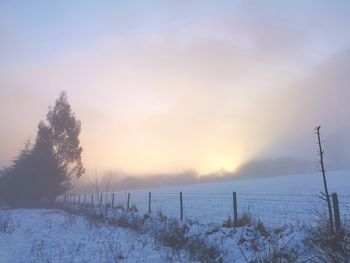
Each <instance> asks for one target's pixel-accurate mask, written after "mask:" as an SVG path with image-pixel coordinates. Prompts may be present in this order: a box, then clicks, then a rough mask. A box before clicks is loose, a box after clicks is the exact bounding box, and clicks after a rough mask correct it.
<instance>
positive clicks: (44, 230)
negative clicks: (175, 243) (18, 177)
mask: <svg viewBox="0 0 350 263" xmlns="http://www.w3.org/2000/svg"><path fill="white" fill-rule="evenodd" d="M5 221H7V222H8V227H7V228H6V229H2V231H0V262H1V263H10V262H11V263H17V262H18V263H20V262H118V261H120V260H122V259H125V260H124V262H164V258H165V257H166V249H164V248H163V249H160V248H159V247H158V246H156V244H155V242H154V240H153V239H152V238H151V237H150V236H148V235H138V234H137V233H135V232H134V231H132V230H130V229H127V228H120V227H112V226H108V225H107V224H99V223H96V222H95V223H94V222H93V221H89V220H87V219H86V218H84V217H81V216H76V215H70V214H68V213H66V212H63V211H60V210H46V209H10V210H0V222H1V223H4V222H5ZM1 225H3V224H1Z"/></svg>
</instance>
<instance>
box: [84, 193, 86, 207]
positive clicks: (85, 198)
mask: <svg viewBox="0 0 350 263" xmlns="http://www.w3.org/2000/svg"><path fill="white" fill-rule="evenodd" d="M84 205H86V194H84Z"/></svg>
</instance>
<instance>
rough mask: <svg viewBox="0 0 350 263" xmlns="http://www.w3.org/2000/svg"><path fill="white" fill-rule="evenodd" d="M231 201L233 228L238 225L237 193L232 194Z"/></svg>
mask: <svg viewBox="0 0 350 263" xmlns="http://www.w3.org/2000/svg"><path fill="white" fill-rule="evenodd" d="M232 201H233V223H234V225H235V226H237V224H238V212H237V193H236V192H233V193H232Z"/></svg>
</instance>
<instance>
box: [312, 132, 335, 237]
mask: <svg viewBox="0 0 350 263" xmlns="http://www.w3.org/2000/svg"><path fill="white" fill-rule="evenodd" d="M320 129H321V126H317V127H316V128H315V131H316V134H317V139H318V148H319V152H318V154H319V156H320V165H321V172H322V177H323V186H324V193H323V192H321V194H322V196H321V198H322V199H323V200H325V201H326V202H327V206H328V214H329V226H330V232H331V234H332V235H333V234H334V230H333V214H332V206H331V197H330V195H329V193H328V185H327V178H326V171H325V166H324V151H323V149H322V142H321V133H320Z"/></svg>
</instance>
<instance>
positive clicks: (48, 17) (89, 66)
mask: <svg viewBox="0 0 350 263" xmlns="http://www.w3.org/2000/svg"><path fill="white" fill-rule="evenodd" d="M30 2H31V3H29V1H2V2H1V3H0V40H1V41H0V56H1V60H0V117H1V120H2V127H1V128H0V141H1V149H0V167H3V166H4V165H8V164H9V163H10V161H11V160H12V159H13V158H14V157H15V155H16V153H17V152H18V151H19V150H20V149H21V147H22V146H23V144H24V142H25V140H26V139H27V138H29V137H30V138H31V139H32V140H34V138H35V133H36V127H37V124H38V122H39V121H40V120H42V119H44V118H45V115H46V112H47V107H48V106H49V105H52V104H53V103H54V100H55V99H56V97H57V96H58V94H59V92H60V91H61V90H65V91H67V92H68V96H69V100H70V102H71V104H72V107H73V110H74V111H75V112H76V115H77V117H78V118H79V119H80V120H81V121H82V129H83V131H82V134H81V143H82V146H83V148H84V155H83V160H84V164H85V166H86V167H87V168H88V170H90V171H91V170H93V169H95V168H96V167H97V168H98V169H100V170H123V171H128V172H134V173H149V172H161V171H181V170H184V169H196V170H198V171H199V172H201V173H206V172H210V171H214V170H219V169H221V168H224V169H227V170H234V169H235V168H237V167H238V166H239V165H241V164H242V163H244V162H246V161H247V160H250V159H253V158H263V157H266V156H280V155H281V156H289V155H303V156H309V157H310V156H311V158H312V156H313V154H314V150H315V149H314V138H313V134H312V132H313V127H314V126H315V125H318V124H323V125H325V133H326V134H325V135H326V136H330V137H331V136H333V135H339V138H341V136H340V135H343V134H345V132H346V129H347V128H349V126H350V123H349V116H348V115H349V114H348V113H349V112H350V106H349V105H350V104H349V99H350V87H349V83H350V82H349V80H350V77H349V74H348V72H347V71H348V69H349V66H350V52H349V44H350V33H349V32H350V21H349V20H350V19H349V17H350V16H349V13H350V5H349V2H347V1H332V3H331V2H330V1H150V2H149V3H148V4H146V1H125V2H122V1H120V2H119V1H100V2H98V3H97V2H94V1H74V3H72V1H60V2H57V3H52V2H50V4H49V3H48V2H46V1H35V2H32V1H30ZM344 140H346V139H344ZM339 144H340V145H341V144H342V143H339ZM344 145H346V144H344Z"/></svg>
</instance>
